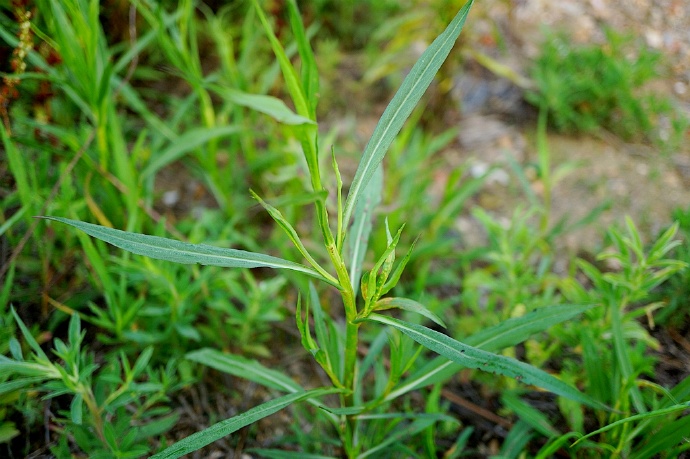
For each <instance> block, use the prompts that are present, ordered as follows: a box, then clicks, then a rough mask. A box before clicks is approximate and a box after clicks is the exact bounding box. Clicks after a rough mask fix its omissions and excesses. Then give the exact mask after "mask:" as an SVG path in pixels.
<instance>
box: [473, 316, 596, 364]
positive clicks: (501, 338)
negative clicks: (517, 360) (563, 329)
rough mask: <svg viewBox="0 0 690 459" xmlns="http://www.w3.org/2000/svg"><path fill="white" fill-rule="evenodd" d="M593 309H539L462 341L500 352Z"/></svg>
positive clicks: (489, 350) (486, 349)
mask: <svg viewBox="0 0 690 459" xmlns="http://www.w3.org/2000/svg"><path fill="white" fill-rule="evenodd" d="M593 307H594V306H592V305H585V306H580V305H572V304H563V305H558V306H549V307H545V308H540V309H537V310H536V311H532V312H530V313H527V314H525V315H524V316H522V317H515V318H512V319H508V320H506V321H503V322H501V323H500V324H498V325H495V326H493V327H489V328H486V329H484V330H482V331H480V332H479V333H475V334H474V335H472V336H470V337H468V338H466V339H464V340H463V341H464V342H465V343H466V344H469V345H470V346H475V347H478V348H481V349H483V350H485V351H488V352H496V351H500V350H501V349H505V348H506V347H510V346H514V345H516V344H518V343H521V342H523V341H524V340H526V339H527V338H529V337H530V336H532V335H533V334H535V333H538V332H540V331H542V330H546V329H547V328H549V327H551V326H552V325H556V324H558V323H561V322H565V321H566V320H568V319H572V318H573V317H575V316H576V315H578V314H581V313H583V312H585V311H586V310H588V309H591V308H593Z"/></svg>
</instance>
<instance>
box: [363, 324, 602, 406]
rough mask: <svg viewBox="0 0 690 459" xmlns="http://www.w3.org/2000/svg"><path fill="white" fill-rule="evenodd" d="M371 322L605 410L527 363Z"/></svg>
mask: <svg viewBox="0 0 690 459" xmlns="http://www.w3.org/2000/svg"><path fill="white" fill-rule="evenodd" d="M369 319H370V320H373V321H376V322H379V323H382V324H385V325H390V326H391V327H394V328H396V329H398V330H400V331H401V332H403V333H404V334H406V335H407V336H409V337H410V338H412V339H413V340H415V341H417V342H418V343H419V344H421V345H422V346H424V347H426V348H428V349H431V350H432V351H434V352H436V353H438V354H440V355H441V356H443V357H445V358H447V359H449V360H452V361H453V362H455V363H458V364H460V365H462V366H464V367H466V368H475V369H478V370H482V371H487V372H492V373H496V374H501V375H504V376H510V377H512V378H515V379H516V380H519V381H522V382H523V383H525V384H531V385H534V386H537V387H541V388H543V389H546V390H548V391H551V392H553V393H554V394H557V395H561V396H563V397H566V398H569V399H571V400H574V401H577V402H579V403H583V404H585V405H588V406H591V407H594V408H604V406H603V405H602V404H601V403H599V402H597V401H595V400H593V399H592V398H590V397H588V396H587V395H585V394H583V393H582V392H580V391H578V390H577V389H575V388H574V387H572V386H570V385H568V384H566V383H564V382H563V381H561V380H560V379H557V378H555V377H553V376H551V375H550V374H548V373H546V372H544V371H542V370H540V369H538V368H535V367H533V366H531V365H528V364H526V363H524V362H520V361H518V360H515V359H511V358H508V357H504V356H502V355H497V354H492V353H490V352H486V351H483V350H481V349H478V348H476V347H472V346H469V345H467V344H464V343H461V342H460V341H456V340H454V339H453V338H451V337H449V336H447V335H444V334H443V333H439V332H437V331H434V330H431V329H429V328H426V327H423V326H421V325H415V324H412V323H408V322H403V321H401V320H397V319H394V318H392V317H386V316H382V315H379V314H372V315H371V316H369Z"/></svg>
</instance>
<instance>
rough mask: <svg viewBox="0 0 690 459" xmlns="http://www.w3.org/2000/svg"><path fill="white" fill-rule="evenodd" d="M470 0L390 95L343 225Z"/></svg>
mask: <svg viewBox="0 0 690 459" xmlns="http://www.w3.org/2000/svg"><path fill="white" fill-rule="evenodd" d="M473 3H474V0H469V1H468V2H467V3H465V6H463V7H462V8H461V9H460V11H459V12H458V14H457V15H456V16H455V18H454V19H453V20H452V21H451V23H450V24H449V25H448V27H447V28H446V30H444V31H443V32H442V33H441V34H440V35H439V36H438V37H437V38H436V39H435V40H434V41H433V43H432V44H431V45H430V46H429V47H428V48H427V49H426V51H424V53H423V54H422V56H421V57H420V58H419V60H418V61H417V62H416V63H415V65H414V66H413V67H412V69H411V70H410V73H409V74H408V75H407V77H405V80H404V81H403V83H402V85H401V86H400V89H398V91H397V92H396V94H395V96H393V99H392V100H391V102H390V103H389V104H388V107H386V110H385V111H384V112H383V115H381V119H380V120H379V122H378V124H377V125H376V128H375V129H374V133H373V134H372V136H371V139H369V143H368V144H367V146H366V148H365V149H364V153H363V155H362V159H361V160H360V163H359V166H358V167H357V172H356V173H355V178H354V180H353V181H352V185H351V186H350V193H349V194H348V197H347V201H346V203H345V211H344V220H343V221H344V223H345V225H348V224H349V222H350V217H351V216H352V211H353V210H354V209H355V206H356V204H357V201H358V200H359V198H360V197H361V195H362V193H363V191H364V188H366V186H367V184H368V183H369V181H370V180H371V177H372V176H373V175H374V171H375V170H376V168H377V167H378V166H379V164H380V163H381V161H382V160H383V157H384V156H385V154H386V152H387V151H388V147H390V145H391V143H393V140H394V139H395V137H396V135H397V134H398V132H400V129H402V126H403V124H404V123H405V121H406V120H407V118H408V117H409V116H410V113H412V110H413V109H414V107H415V106H416V105H417V103H418V102H419V99H421V97H422V95H423V94H424V92H425V91H426V89H427V88H428V87H429V85H430V84H431V82H432V81H433V79H434V76H435V75H436V72H438V69H439V68H440V67H441V64H443V62H444V61H445V60H446V57H448V54H449V53H450V50H451V49H452V48H453V45H454V44H455V40H456V39H457V38H458V35H460V31H461V30H462V27H463V26H464V24H465V20H466V19H467V15H468V14H469V12H470V7H471V6H472V4H473Z"/></svg>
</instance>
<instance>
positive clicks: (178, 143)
mask: <svg viewBox="0 0 690 459" xmlns="http://www.w3.org/2000/svg"><path fill="white" fill-rule="evenodd" d="M238 132H242V128H240V127H237V126H220V127H215V128H198V129H191V130H189V131H187V132H185V133H184V134H182V135H181V136H179V137H178V138H176V139H175V140H173V141H172V143H171V145H170V146H169V147H168V148H166V149H165V150H163V151H161V152H160V153H159V154H158V155H156V157H155V158H154V159H153V160H152V161H151V162H150V163H149V164H148V166H146V167H145V168H144V170H143V171H141V178H142V179H144V178H146V177H148V176H150V175H153V174H155V173H156V172H158V171H159V170H161V169H162V168H163V167H165V166H167V165H168V164H170V163H172V162H173V161H176V160H178V159H180V158H181V157H182V156H184V155H185V154H187V153H188V152H189V151H191V150H194V149H195V148H198V147H200V146H202V145H204V144H206V143H208V142H209V141H211V140H213V139H217V138H219V137H224V136H228V135H232V134H237V133H238Z"/></svg>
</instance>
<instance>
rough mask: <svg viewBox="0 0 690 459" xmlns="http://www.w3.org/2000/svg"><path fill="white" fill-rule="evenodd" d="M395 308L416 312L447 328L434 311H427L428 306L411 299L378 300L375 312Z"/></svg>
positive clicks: (390, 298) (389, 298) (392, 298)
mask: <svg viewBox="0 0 690 459" xmlns="http://www.w3.org/2000/svg"><path fill="white" fill-rule="evenodd" d="M393 308H398V309H403V310H405V311H410V312H415V313H417V314H420V315H422V316H424V317H426V318H427V319H429V320H431V321H432V322H436V323H437V324H438V325H440V326H442V327H443V328H446V324H445V323H444V322H443V319H441V318H440V317H439V316H437V315H436V314H434V313H433V312H432V311H430V310H429V309H427V307H426V306H424V305H423V304H421V303H418V302H417V301H414V300H411V299H409V298H395V297H388V298H383V299H381V300H378V301H377V302H376V305H375V306H374V311H383V310H385V309H393Z"/></svg>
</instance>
